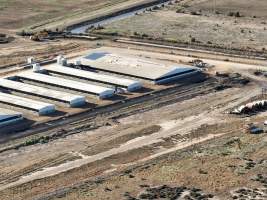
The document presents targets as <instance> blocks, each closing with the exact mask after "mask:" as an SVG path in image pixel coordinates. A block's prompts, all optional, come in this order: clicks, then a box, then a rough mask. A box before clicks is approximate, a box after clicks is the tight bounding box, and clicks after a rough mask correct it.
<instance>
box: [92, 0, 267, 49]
mask: <svg viewBox="0 0 267 200" xmlns="http://www.w3.org/2000/svg"><path fill="white" fill-rule="evenodd" d="M216 2H217V3H216V9H214V6H213V5H214V3H213V1H211V0H206V1H200V0H196V1H190V0H188V1H187V0H184V1H178V3H174V4H173V5H169V6H166V7H165V8H160V9H159V10H154V11H146V12H145V13H140V14H138V15H135V16H133V17H129V18H127V19H122V20H119V21H116V22H113V23H110V24H107V25H105V26H104V29H100V30H94V31H93V32H94V33H102V34H103V33H104V34H111V35H121V36H128V37H129V36H131V37H142V38H152V39H155V40H165V41H168V42H174V43H175V42H177V43H195V44H199V45H208V46H211V47H212V46H213V47H214V46H218V47H223V48H230V49H231V48H236V49H244V50H249V49H254V50H258V51H261V50H263V49H266V47H267V43H266V41H267V40H266V38H267V26H266V19H267V18H266V17H267V16H266V13H267V11H266V8H267V3H266V1H264V0H253V1H245V0H241V1H231V0H227V1H222V0H221V1H220V0H217V1H216ZM215 12H216V13H215ZM231 12H232V13H234V14H235V13H236V12H239V13H240V17H235V16H229V15H231Z"/></svg>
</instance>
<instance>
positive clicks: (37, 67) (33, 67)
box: [32, 63, 41, 72]
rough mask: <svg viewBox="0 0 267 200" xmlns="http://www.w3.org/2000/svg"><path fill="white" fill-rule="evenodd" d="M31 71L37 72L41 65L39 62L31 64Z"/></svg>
mask: <svg viewBox="0 0 267 200" xmlns="http://www.w3.org/2000/svg"><path fill="white" fill-rule="evenodd" d="M32 70H33V72H39V71H40V70H41V65H40V64H39V63H35V64H33V65H32Z"/></svg>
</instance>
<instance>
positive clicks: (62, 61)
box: [61, 58, 68, 66]
mask: <svg viewBox="0 0 267 200" xmlns="http://www.w3.org/2000/svg"><path fill="white" fill-rule="evenodd" d="M61 65H62V66H67V65H68V61H67V59H66V58H62V59H61Z"/></svg>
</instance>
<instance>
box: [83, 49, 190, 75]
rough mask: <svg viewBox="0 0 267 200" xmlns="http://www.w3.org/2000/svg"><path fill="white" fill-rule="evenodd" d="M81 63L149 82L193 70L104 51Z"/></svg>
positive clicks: (88, 57) (91, 55) (188, 67)
mask: <svg viewBox="0 0 267 200" xmlns="http://www.w3.org/2000/svg"><path fill="white" fill-rule="evenodd" d="M81 63H82V64H83V65H89V66H91V67H92V68H96V69H99V70H105V71H110V72H117V73H121V74H127V75H132V76H136V77H142V78H146V79H151V80H155V79H159V78H163V77H165V76H169V75H171V74H175V73H179V70H180V69H183V71H184V72H185V70H192V69H195V68H193V67H191V66H182V65H181V66H169V65H165V64H163V63H158V62H152V61H150V60H148V59H140V58H138V57H130V56H126V55H122V54H120V55H118V54H114V53H109V52H104V51H95V52H93V53H91V54H89V55H87V56H85V57H83V58H81Z"/></svg>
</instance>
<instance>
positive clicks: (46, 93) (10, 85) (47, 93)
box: [0, 78, 85, 103]
mask: <svg viewBox="0 0 267 200" xmlns="http://www.w3.org/2000/svg"><path fill="white" fill-rule="evenodd" d="M0 87H4V88H7V89H11V90H15V91H20V92H24V93H26V94H27V93H28V94H33V95H38V96H41V97H48V98H52V99H53V100H58V101H64V102H67V103H70V102H72V101H76V100H82V99H83V100H84V101H85V97H83V96H78V95H74V94H70V93H66V92H61V91H56V90H52V89H47V88H43V87H39V86H35V85H30V84H26V83H21V82H17V81H12V80H7V79H3V78H2V79H1V78H0Z"/></svg>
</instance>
